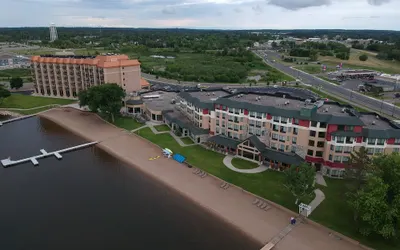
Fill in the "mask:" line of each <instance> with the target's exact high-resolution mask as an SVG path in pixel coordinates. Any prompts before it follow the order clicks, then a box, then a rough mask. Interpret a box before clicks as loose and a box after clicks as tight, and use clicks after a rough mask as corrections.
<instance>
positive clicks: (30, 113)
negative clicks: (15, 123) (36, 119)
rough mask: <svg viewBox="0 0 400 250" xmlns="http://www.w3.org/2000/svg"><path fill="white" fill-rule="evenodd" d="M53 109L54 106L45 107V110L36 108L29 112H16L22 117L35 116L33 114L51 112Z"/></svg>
mask: <svg viewBox="0 0 400 250" xmlns="http://www.w3.org/2000/svg"><path fill="white" fill-rule="evenodd" d="M51 108H53V107H52V106H48V107H43V108H36V109H27V110H18V111H15V112H16V113H20V114H22V115H33V114H37V113H39V112H43V111H46V110H49V109H51Z"/></svg>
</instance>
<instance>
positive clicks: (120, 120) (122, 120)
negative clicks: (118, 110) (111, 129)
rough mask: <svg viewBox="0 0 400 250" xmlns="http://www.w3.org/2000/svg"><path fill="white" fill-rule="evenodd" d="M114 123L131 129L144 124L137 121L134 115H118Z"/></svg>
mask: <svg viewBox="0 0 400 250" xmlns="http://www.w3.org/2000/svg"><path fill="white" fill-rule="evenodd" d="M114 125H115V126H117V127H120V128H123V129H126V130H129V131H131V130H134V129H137V128H140V127H142V126H144V124H141V123H139V122H137V121H136V120H135V119H133V118H132V117H123V116H117V117H116V118H115V122H114Z"/></svg>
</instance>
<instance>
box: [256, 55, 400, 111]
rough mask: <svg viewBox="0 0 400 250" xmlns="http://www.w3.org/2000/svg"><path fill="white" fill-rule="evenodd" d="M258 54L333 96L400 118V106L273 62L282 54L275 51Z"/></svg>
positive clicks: (291, 74)
mask: <svg viewBox="0 0 400 250" xmlns="http://www.w3.org/2000/svg"><path fill="white" fill-rule="evenodd" d="M254 52H255V53H256V54H257V55H259V56H260V57H261V58H262V59H263V60H264V61H265V63H267V64H268V65H270V66H272V67H274V68H276V69H278V70H280V71H282V72H284V73H286V74H288V75H290V76H292V77H294V78H300V80H301V81H302V82H303V83H305V84H310V85H312V86H314V87H317V88H322V89H321V90H322V91H324V92H327V93H329V94H330V95H332V96H337V97H340V98H342V99H346V100H347V101H348V102H350V103H355V104H358V105H361V106H364V107H367V108H370V109H372V110H374V111H376V112H378V113H380V112H381V113H383V114H385V115H386V116H390V117H395V118H399V117H400V108H399V107H397V106H394V105H393V104H390V103H387V102H384V101H381V100H377V99H373V98H371V97H368V96H365V95H363V94H360V93H358V92H355V91H351V90H349V89H346V88H343V87H341V86H339V85H335V84H333V83H329V82H327V81H324V80H322V79H320V78H317V77H315V76H313V75H310V74H307V73H303V72H302V71H298V70H296V69H292V68H290V67H289V66H286V65H284V64H282V63H280V62H278V60H275V62H272V61H271V60H270V59H272V60H274V58H280V55H279V54H278V53H277V52H273V51H254Z"/></svg>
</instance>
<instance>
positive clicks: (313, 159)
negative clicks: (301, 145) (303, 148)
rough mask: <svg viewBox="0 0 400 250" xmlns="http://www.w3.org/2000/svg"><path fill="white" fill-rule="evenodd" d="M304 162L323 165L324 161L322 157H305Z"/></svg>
mask: <svg viewBox="0 0 400 250" xmlns="http://www.w3.org/2000/svg"><path fill="white" fill-rule="evenodd" d="M306 161H307V162H313V163H324V162H325V161H324V159H323V158H322V157H312V156H308V155H306Z"/></svg>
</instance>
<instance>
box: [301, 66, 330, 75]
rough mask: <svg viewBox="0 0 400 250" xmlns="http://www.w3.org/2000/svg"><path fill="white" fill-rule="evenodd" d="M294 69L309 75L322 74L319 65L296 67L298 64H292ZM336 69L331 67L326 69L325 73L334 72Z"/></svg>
mask: <svg viewBox="0 0 400 250" xmlns="http://www.w3.org/2000/svg"><path fill="white" fill-rule="evenodd" d="M294 65H295V66H294V67H295V68H296V69H299V70H301V71H304V72H307V73H309V74H320V73H324V71H322V66H321V65H319V64H308V65H298V64H294ZM335 70H336V69H335V68H333V67H328V68H327V69H326V72H330V71H335Z"/></svg>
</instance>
